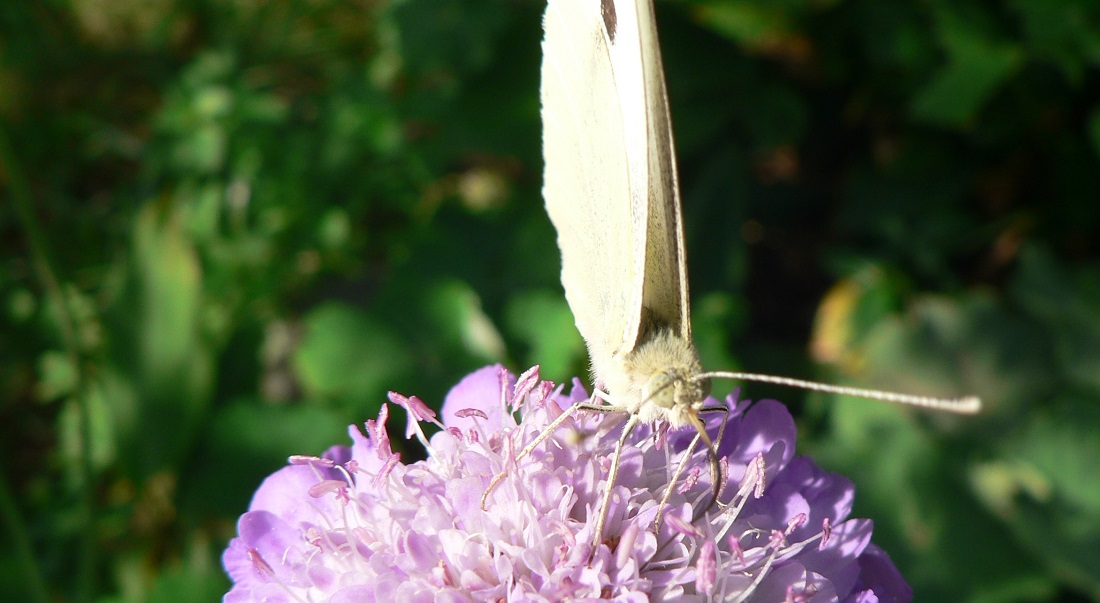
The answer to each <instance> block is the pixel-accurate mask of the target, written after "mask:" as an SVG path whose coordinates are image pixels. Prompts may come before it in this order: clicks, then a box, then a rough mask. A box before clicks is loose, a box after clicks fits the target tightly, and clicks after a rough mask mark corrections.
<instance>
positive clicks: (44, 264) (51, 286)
mask: <svg viewBox="0 0 1100 603" xmlns="http://www.w3.org/2000/svg"><path fill="white" fill-rule="evenodd" d="M0 169H3V170H4V171H5V172H6V173H7V177H8V178H7V181H8V187H9V192H10V194H11V199H12V204H13V206H14V207H15V213H16V215H17V216H18V219H19V222H20V225H21V226H22V227H23V231H24V232H25V233H26V236H27V242H28V244H29V245H30V250H29V251H30V256H31V259H32V262H33V265H34V269H35V273H36V275H37V276H38V279H39V281H41V284H42V287H43V289H44V290H45V293H46V296H47V297H48V299H49V300H50V302H51V304H52V305H53V307H54V308H56V311H57V321H58V328H59V330H60V334H61V344H62V346H63V348H64V350H65V353H66V355H67V356H68V358H69V362H70V363H72V366H73V368H74V370H75V371H76V379H77V382H76V400H77V406H78V409H79V421H80V428H79V429H80V436H81V437H80V440H81V451H80V452H81V453H80V480H81V492H82V496H81V499H82V505H81V506H82V509H81V515H82V517H81V520H82V522H81V523H82V525H83V527H84V530H83V534H82V537H81V542H80V547H79V555H78V558H77V574H76V575H77V590H76V592H77V597H76V600H78V601H91V600H92V590H93V588H94V584H93V579H94V571H93V570H94V568H95V566H96V561H97V559H96V558H97V554H98V551H97V546H96V532H95V517H96V497H95V488H94V487H93V468H92V462H91V459H92V454H91V411H90V409H89V408H88V388H87V383H88V380H87V375H86V372H85V367H84V363H83V361H82V360H81V354H80V346H79V344H78V342H77V338H76V326H75V325H76V321H75V320H74V318H73V313H72V311H71V310H70V308H69V305H68V303H67V302H66V300H65V294H64V291H63V290H62V288H61V283H60V281H59V280H58V279H57V274H56V273H55V272H54V270H53V267H52V266H51V264H50V260H49V246H48V245H47V243H46V237H45V235H44V233H43V231H42V228H41V226H40V225H39V223H38V219H37V217H36V216H35V214H34V210H33V207H32V206H33V200H32V196H31V192H30V187H29V186H28V185H27V182H26V180H25V179H24V177H23V170H22V168H21V166H20V165H19V163H18V161H17V159H16V155H15V153H14V152H13V150H12V147H11V144H10V143H9V141H8V136H7V132H6V131H5V130H4V129H3V128H2V127H0ZM0 512H2V513H4V514H5V520H6V522H7V523H9V524H11V525H12V526H13V527H15V528H17V529H18V530H19V531H23V526H24V525H25V524H24V523H23V521H22V518H20V517H19V516H18V508H17V507H16V506H15V505H14V503H13V504H12V505H11V507H10V508H8V506H7V505H2V506H0ZM9 512H11V513H14V515H9ZM24 536H25V534H24ZM29 542H30V541H29V539H28V540H27V541H26V549H25V551H23V550H21V553H20V554H22V553H24V552H25V553H26V554H27V556H28V558H27V559H26V560H25V562H24V563H25V565H26V566H27V568H28V574H27V579H28V580H29V581H31V582H35V583H38V584H39V585H44V584H45V582H44V581H43V580H42V574H41V571H40V568H39V567H38V565H37V564H36V563H35V562H34V554H33V551H32V550H31V546H30V544H29ZM20 548H21V549H22V548H23V547H20ZM41 588H42V589H43V592H44V591H45V586H41ZM47 600H48V599H46V598H42V599H41V601H47Z"/></svg>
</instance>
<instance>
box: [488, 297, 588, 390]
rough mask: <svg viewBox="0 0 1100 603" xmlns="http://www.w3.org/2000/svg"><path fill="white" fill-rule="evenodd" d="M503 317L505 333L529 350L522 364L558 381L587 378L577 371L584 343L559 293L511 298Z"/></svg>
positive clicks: (583, 350)
mask: <svg viewBox="0 0 1100 603" xmlns="http://www.w3.org/2000/svg"><path fill="white" fill-rule="evenodd" d="M505 316H506V317H507V318H506V319H505V320H506V324H507V325H508V332H509V333H510V334H511V335H513V336H514V337H515V338H516V339H518V340H519V341H521V342H523V343H526V344H527V346H528V347H529V348H530V351H529V353H528V354H527V355H526V361H525V362H524V365H534V364H537V365H539V367H540V371H539V372H540V374H542V375H544V376H545V377H546V378H548V379H553V380H556V381H559V382H560V381H563V380H565V379H568V378H570V377H585V378H586V377H587V375H586V374H584V373H585V372H586V371H584V369H583V368H581V367H583V366H584V363H585V362H586V360H587V358H588V355H587V352H586V351H585V348H584V340H583V339H581V336H580V333H579V332H577V328H576V327H575V326H574V322H573V313H572V312H571V311H570V310H569V305H568V304H567V303H566V302H565V297H564V296H562V295H561V293H560V292H557V291H528V292H525V293H521V294H519V295H515V296H512V299H511V301H510V302H509V303H508V307H507V308H506V309H505ZM578 371H581V372H580V373H578Z"/></svg>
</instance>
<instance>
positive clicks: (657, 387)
mask: <svg viewBox="0 0 1100 603" xmlns="http://www.w3.org/2000/svg"><path fill="white" fill-rule="evenodd" d="M622 368H623V371H622V374H623V375H624V376H625V377H626V381H627V384H626V389H627V390H628V391H627V393H626V396H625V399H624V400H623V403H624V405H625V406H626V407H627V410H628V411H630V412H634V413H637V414H638V415H639V419H640V420H641V421H643V422H648V423H652V422H654V421H657V420H663V421H666V422H668V423H669V425H670V426H671V427H673V428H676V427H684V426H687V425H694V424H695V423H696V422H698V417H699V411H700V410H702V408H703V404H704V402H705V401H706V398H707V394H708V393H710V380H709V379H705V378H704V379H700V378H699V377H698V375H699V374H700V373H702V372H703V369H702V367H701V366H700V365H699V357H698V356H697V355H696V353H695V347H694V346H692V345H691V342H689V341H687V340H685V339H684V338H682V337H679V336H678V335H676V334H674V333H672V332H671V331H668V330H660V331H658V332H656V333H655V334H654V335H653V336H652V337H650V338H649V339H647V340H646V341H644V342H643V343H641V344H640V345H639V346H638V347H637V348H636V349H635V350H634V351H633V352H631V353H630V354H628V355H627V357H626V359H625V361H624V362H623V367H622ZM612 393H613V394H615V393H616V392H614V390H612Z"/></svg>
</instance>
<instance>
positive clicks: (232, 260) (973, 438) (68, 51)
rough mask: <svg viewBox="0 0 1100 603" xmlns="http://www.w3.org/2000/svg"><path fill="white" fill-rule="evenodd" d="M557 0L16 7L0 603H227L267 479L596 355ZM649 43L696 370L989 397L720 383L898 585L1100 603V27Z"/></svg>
mask: <svg viewBox="0 0 1100 603" xmlns="http://www.w3.org/2000/svg"><path fill="white" fill-rule="evenodd" d="M541 11H542V4H541V2H537V1H534V0H378V1H371V2H366V1H364V2H347V1H343V0H315V1H311V2H301V1H293V0H292V1H290V2H271V3H269V2H251V1H248V0H232V1H229V2H208V1H205V2H204V1H197V0H196V1H192V2H180V3H148V2H137V1H132V0H109V1H108V0H81V1H79V2H77V1H70V2H65V1H63V0H62V1H56V2H7V3H4V4H3V7H0V28H2V29H0V31H2V35H0V401H2V404H0V430H2V433H3V436H2V440H0V441H2V446H3V451H2V452H3V456H2V458H3V465H2V467H3V472H2V480H0V515H2V520H3V531H2V533H3V534H5V536H6V537H5V538H4V542H5V546H3V547H0V592H3V593H5V597H6V598H8V597H10V598H11V599H12V600H27V601H50V600H73V601H91V600H97V601H206V600H211V599H215V598H217V597H218V596H220V594H221V593H223V592H224V591H225V589H226V588H227V586H228V581H227V579H226V578H225V577H224V575H223V574H222V570H221V568H220V564H219V555H220V552H221V550H222V548H223V547H224V545H225V542H226V541H227V539H228V538H229V537H230V536H232V535H233V533H234V529H235V526H234V522H235V519H236V517H237V516H238V515H239V514H240V513H241V512H243V511H244V510H245V509H246V508H247V505H248V501H249V497H250V494H251V492H253V491H254V490H255V488H256V486H257V485H258V484H259V483H260V481H261V480H262V479H263V477H264V476H266V475H267V474H269V473H270V472H271V471H273V470H275V469H276V468H278V467H279V466H281V465H282V464H283V463H285V459H286V457H287V455H289V454H294V453H307V454H309V453H314V454H315V453H319V452H321V451H323V450H324V449H325V448H327V447H328V446H330V445H332V444H345V443H347V441H348V440H347V437H346V426H347V425H348V424H351V423H360V424H361V423H362V422H363V421H364V420H366V419H368V418H371V417H373V416H374V415H375V413H376V412H377V410H378V408H379V405H380V404H381V403H382V402H383V401H384V400H385V394H386V391H387V390H397V391H401V392H403V393H406V394H416V395H418V396H420V397H421V398H423V399H425V400H426V401H429V403H435V404H438V403H440V402H441V401H442V398H443V395H444V394H445V393H446V391H447V389H448V388H449V387H450V385H451V384H453V383H455V382H457V380H458V378H459V377H461V376H462V375H463V374H465V373H466V372H468V371H470V370H471V369H473V368H475V367H478V366H480V365H483V364H486V363H490V362H496V361H504V362H505V363H506V364H508V365H509V366H510V367H512V368H513V369H523V368H525V367H527V366H528V365H531V364H536V363H537V364H541V365H542V367H543V374H544V376H546V377H548V378H552V379H556V380H565V379H567V378H568V377H570V376H571V375H574V374H581V373H583V371H584V367H585V359H584V350H583V344H582V342H581V340H580V338H579V336H578V335H577V334H576V332H575V331H574V330H573V329H572V328H571V322H572V320H571V315H570V314H569V311H568V307H567V306H566V305H565V302H564V298H563V296H562V294H561V289H560V285H559V284H558V281H557V272H558V251H557V249H556V246H555V239H554V233H553V230H552V228H551V226H550V224H549V221H548V220H547V218H546V216H545V215H544V212H543V209H542V205H541V200H540V196H539V189H540V180H541V157H540V143H539V129H540V124H539V113H538V110H539V107H538V64H539V60H540V51H539V42H540V38H541V33H540V14H541ZM658 20H659V23H660V29H661V41H662V46H663V51H664V60H665V67H666V72H667V77H668V86H669V93H670V96H671V104H672V112H673V120H674V122H675V125H676V134H677V141H678V154H679V164H680V170H681V182H682V186H683V191H684V206H685V208H684V209H685V214H686V222H687V228H688V232H687V238H688V249H689V256H690V271H691V275H692V290H693V301H694V312H695V321H696V331H697V338H698V342H699V347H700V349H701V353H702V354H703V356H704V363H705V364H706V365H707V366H709V367H713V368H723V369H734V368H740V367H744V368H746V369H751V370H758V371H768V372H773V373H778V374H785V375H791V376H801V377H817V378H823V379H829V380H834V381H840V382H844V383H852V384H860V385H870V386H878V387H887V388H890V389H897V390H905V391H910V392H914V393H926V394H935V395H955V394H959V393H974V394H979V395H981V396H982V397H983V399H984V400H985V403H986V407H985V411H984V412H983V414H982V415H980V416H978V417H974V418H959V417H949V416H939V415H929V414H926V413H918V412H914V411H912V410H910V409H898V408H893V407H887V406H884V405H881V404H873V403H867V402H864V401H856V400H836V399H825V397H823V396H816V395H807V394H804V393H802V392H792V391H784V390H775V389H773V388H769V387H766V386H759V385H755V384H747V385H744V386H743V388H742V392H743V395H747V396H748V397H751V398H760V397H766V396H774V397H778V398H780V399H782V400H784V401H787V402H788V403H789V404H790V406H791V407H792V409H793V410H794V411H795V412H796V415H797V416H798V417H799V421H800V423H801V437H802V442H801V447H802V448H801V450H802V452H807V453H811V454H812V455H813V456H814V457H815V458H816V459H817V460H818V462H820V463H821V464H823V465H824V466H825V467H827V468H829V469H831V470H834V471H839V472H843V473H845V474H846V475H849V476H851V477H852V478H853V479H854V480H855V481H856V482H857V484H858V496H857V513H859V514H860V515H865V516H869V517H872V518H874V519H875V521H876V532H875V535H876V540H877V541H878V542H879V543H880V544H881V545H883V546H884V547H885V548H886V549H887V550H888V551H889V552H890V553H891V555H892V556H893V557H894V559H895V560H896V561H897V562H898V563H899V565H900V566H901V568H902V570H903V572H904V573H905V575H906V576H907V577H908V579H909V580H910V581H911V582H912V584H913V586H914V588H915V590H916V594H917V600H918V601H970V602H976V603H977V602H981V603H994V602H1009V601H1084V600H1097V601H1100V561H1098V560H1100V480H1097V479H1096V474H1095V473H1094V471H1095V463H1096V461H1097V459H1100V264H1098V262H1097V256H1098V245H1100V243H1098V241H1100V236H1098V235H1100V100H1098V99H1100V94H1098V93H1100V77H1098V75H1100V4H1098V3H1096V2H1095V1H1094V0H1042V1H1039V0H1006V1H1004V2H982V1H979V0H962V1H957V0H956V1H948V0H924V1H920V2H917V1H909V0H899V1H895V2H883V1H881V0H817V1H812V2H811V1H807V0H677V1H674V2H673V1H670V2H661V3H659V5H658ZM731 385H732V384H727V385H724V386H722V387H725V388H726V389H727V390H728V388H729V387H730V386H731ZM395 422H396V423H400V421H395ZM401 435H402V434H400V433H397V434H395V437H396V440H401V437H400V436H401ZM412 448H413V449H415V448H416V447H415V446H414V447H412ZM406 454H407V455H414V454H416V453H415V452H414V451H413V450H410V451H406ZM406 458H409V457H406Z"/></svg>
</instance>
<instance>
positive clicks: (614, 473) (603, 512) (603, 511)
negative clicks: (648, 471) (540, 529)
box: [586, 405, 638, 553]
mask: <svg viewBox="0 0 1100 603" xmlns="http://www.w3.org/2000/svg"><path fill="white" fill-rule="evenodd" d="M586 410H594V411H596V412H603V413H607V412H621V409H619V408H617V407H610V406H602V405H593V407H592V408H586ZM637 424H638V415H636V414H631V415H630V419H629V420H627V422H626V425H624V426H623V433H622V435H621V436H619V441H618V443H616V444H615V457H614V458H613V459H612V460H611V470H610V471H609V472H608V474H607V486H605V487H604V490H603V504H602V505H600V516H599V519H598V520H597V521H596V533H595V535H594V536H593V538H592V552H593V553H595V552H596V549H597V548H598V547H599V546H600V542H601V541H602V540H603V527H604V524H605V523H606V522H607V511H608V509H610V507H611V491H612V490H613V489H614V488H615V479H616V478H617V477H618V475H619V460H620V457H622V454H623V446H624V445H625V444H626V439H627V438H628V437H630V432H631V431H634V426H635V425H637Z"/></svg>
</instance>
